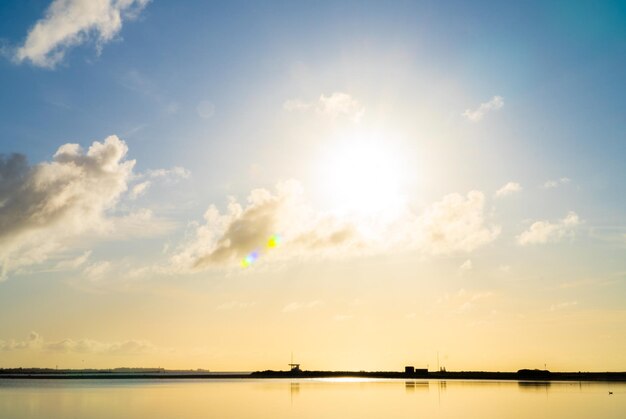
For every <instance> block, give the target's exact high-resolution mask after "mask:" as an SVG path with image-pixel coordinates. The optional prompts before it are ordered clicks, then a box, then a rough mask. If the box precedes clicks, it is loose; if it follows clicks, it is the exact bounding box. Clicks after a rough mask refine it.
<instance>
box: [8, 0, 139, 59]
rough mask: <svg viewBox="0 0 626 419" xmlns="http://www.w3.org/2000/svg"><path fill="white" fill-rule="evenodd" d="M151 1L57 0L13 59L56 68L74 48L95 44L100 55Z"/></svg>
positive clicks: (32, 29)
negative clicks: (124, 25)
mask: <svg viewBox="0 0 626 419" xmlns="http://www.w3.org/2000/svg"><path fill="white" fill-rule="evenodd" d="M149 1H150V0H54V1H53V2H52V4H50V6H49V7H48V9H47V10H46V12H45V16H44V17H43V18H42V19H40V20H39V21H37V23H35V25H34V26H33V27H32V28H31V29H30V30H29V31H28V34H27V36H26V40H25V41H24V44H23V45H21V46H20V47H19V48H17V50H16V52H15V56H14V59H15V60H16V61H17V62H19V63H21V62H24V61H29V62H31V63H32V64H33V65H35V66H37V67H45V68H54V67H55V66H56V65H57V64H58V63H59V62H61V61H62V60H63V58H64V57H65V53H66V52H67V51H68V50H69V49H70V48H72V47H75V46H78V45H81V44H84V43H86V42H89V41H94V42H95V45H96V49H97V51H98V53H100V51H101V50H102V47H103V46H104V45H105V44H106V43H108V42H110V41H111V40H113V39H114V38H115V36H116V35H117V34H118V33H119V32H120V30H121V29H122V22H123V21H124V20H130V19H133V18H135V17H137V16H138V14H139V13H140V12H141V10H142V9H143V8H144V7H145V6H146V5H147V4H148V2H149Z"/></svg>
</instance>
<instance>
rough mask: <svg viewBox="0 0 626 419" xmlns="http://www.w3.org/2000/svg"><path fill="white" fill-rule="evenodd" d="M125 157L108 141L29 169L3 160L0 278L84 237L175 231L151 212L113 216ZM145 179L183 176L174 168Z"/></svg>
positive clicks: (64, 149) (123, 186)
mask: <svg viewBox="0 0 626 419" xmlns="http://www.w3.org/2000/svg"><path fill="white" fill-rule="evenodd" d="M127 152H128V147H127V145H126V143H125V142H124V141H122V140H120V139H119V138H118V137H117V136H115V135H112V136H109V137H107V138H106V139H105V140H104V141H102V142H99V141H94V142H93V143H92V144H91V146H90V147H89V148H88V149H87V150H86V151H84V150H82V149H81V147H80V146H79V145H78V144H64V145H62V146H61V147H59V148H58V150H57V152H56V153H55V154H54V157H53V159H52V161H49V162H42V163H39V164H37V165H33V166H30V165H28V163H27V162H26V158H25V157H24V156H23V155H20V154H13V155H10V156H4V155H0V280H1V279H6V277H7V275H8V274H9V273H19V272H23V271H24V269H26V268H27V267H29V266H31V265H37V264H41V263H44V262H46V261H47V260H48V259H49V258H50V257H51V256H52V255H55V254H59V253H60V252H62V251H65V252H71V251H72V248H73V246H76V243H77V241H78V240H77V239H79V238H82V237H87V236H89V237H90V238H97V237H100V238H101V237H106V238H107V239H109V240H110V239H126V238H128V237H131V236H132V237H146V236H155V235H158V234H163V233H165V232H167V231H170V230H171V229H172V228H173V227H174V223H172V222H170V221H168V220H164V219H160V218H158V217H155V216H154V215H153V214H152V211H150V210H149V209H145V208H139V209H134V210H132V211H130V212H128V213H126V214H122V215H120V214H119V213H116V212H115V210H116V207H117V206H118V205H117V204H118V202H119V201H120V199H122V198H123V196H124V193H125V192H126V191H127V189H128V184H129V182H130V180H131V179H133V178H134V177H133V174H132V171H133V167H134V165H135V161H134V160H128V159H126V154H127ZM146 176H148V175H146ZM150 176H153V177H167V176H174V177H178V176H188V172H187V171H186V170H185V169H182V168H174V169H171V170H169V171H168V170H162V171H161V170H159V171H154V172H150ZM135 186H137V185H135ZM138 192H139V191H135V193H138ZM132 195H133V193H132V192H131V197H132ZM84 256H85V257H84V259H81V258H78V259H76V260H74V261H65V262H60V263H59V264H58V265H57V266H56V267H50V268H51V269H52V270H59V269H72V267H74V269H75V268H78V267H79V266H81V265H82V264H83V263H84V261H85V260H86V259H87V258H88V257H89V255H84Z"/></svg>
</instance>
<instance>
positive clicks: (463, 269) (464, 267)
mask: <svg viewBox="0 0 626 419" xmlns="http://www.w3.org/2000/svg"><path fill="white" fill-rule="evenodd" d="M472 269H474V264H473V263H472V260H471V259H467V260H466V261H465V262H463V263H462V264H461V266H459V273H460V274H461V275H463V274H465V273H467V272H469V271H471V270H472Z"/></svg>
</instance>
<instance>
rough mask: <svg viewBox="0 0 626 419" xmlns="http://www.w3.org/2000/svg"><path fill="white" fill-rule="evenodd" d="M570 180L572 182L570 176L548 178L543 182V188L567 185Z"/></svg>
mask: <svg viewBox="0 0 626 419" xmlns="http://www.w3.org/2000/svg"><path fill="white" fill-rule="evenodd" d="M570 182H571V179H570V178H568V177H562V178H559V179H552V180H546V182H545V183H544V184H543V188H544V189H552V188H558V187H559V186H562V185H567V184H568V183H570Z"/></svg>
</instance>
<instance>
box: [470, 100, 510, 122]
mask: <svg viewBox="0 0 626 419" xmlns="http://www.w3.org/2000/svg"><path fill="white" fill-rule="evenodd" d="M503 106H504V99H503V98H502V97H501V96H494V97H492V98H491V100H489V102H485V103H481V104H480V106H479V107H478V108H476V109H474V110H472V109H466V110H465V112H463V116H464V117H465V118H466V119H467V120H468V121H471V122H478V121H480V120H481V119H483V117H484V116H485V115H486V114H487V113H488V112H491V111H497V110H498V109H501V108H502V107H503Z"/></svg>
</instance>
